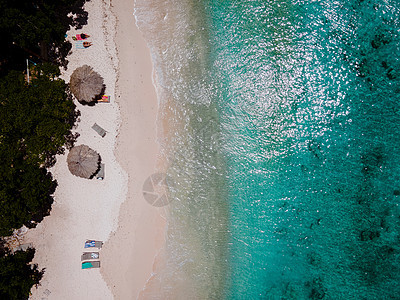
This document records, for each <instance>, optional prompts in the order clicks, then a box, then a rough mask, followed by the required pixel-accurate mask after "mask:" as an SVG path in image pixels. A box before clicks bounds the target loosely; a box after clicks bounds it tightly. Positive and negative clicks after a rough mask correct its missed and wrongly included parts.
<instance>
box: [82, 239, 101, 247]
mask: <svg viewBox="0 0 400 300" xmlns="http://www.w3.org/2000/svg"><path fill="white" fill-rule="evenodd" d="M102 246H103V242H102V241H94V240H87V241H86V242H85V248H99V249H100V248H101V247H102Z"/></svg>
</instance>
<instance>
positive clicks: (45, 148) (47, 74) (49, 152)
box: [0, 65, 78, 167]
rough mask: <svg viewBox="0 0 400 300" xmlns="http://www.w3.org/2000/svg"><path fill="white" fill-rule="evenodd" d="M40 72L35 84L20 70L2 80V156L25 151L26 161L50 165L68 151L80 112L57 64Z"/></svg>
mask: <svg viewBox="0 0 400 300" xmlns="http://www.w3.org/2000/svg"><path fill="white" fill-rule="evenodd" d="M36 72H37V75H36V78H33V79H32V82H31V85H27V84H26V82H25V79H24V76H23V75H22V74H21V73H19V72H16V71H13V72H10V74H9V75H8V76H5V77H4V78H2V79H0V101H1V102H0V157H2V155H4V156H5V157H9V156H11V157H9V159H12V157H16V156H17V157H18V155H17V154H16V153H17V152H23V153H24V160H25V161H26V162H29V163H33V164H37V165H45V166H46V167H50V166H52V165H53V164H54V156H55V155H56V154H62V153H63V152H64V150H65V149H64V144H65V143H66V141H68V137H70V134H71V129H72V127H73V126H74V123H75V121H76V119H77V117H78V112H76V111H75V105H74V103H73V101H72V98H71V94H70V93H69V92H68V88H67V85H66V84H65V82H64V81H63V80H62V79H59V78H57V77H56V76H57V75H58V72H59V71H58V68H57V67H55V66H51V65H43V66H40V67H38V68H37V70H36ZM66 91H67V92H66ZM8 163H9V166H10V164H13V162H12V161H10V160H8Z"/></svg>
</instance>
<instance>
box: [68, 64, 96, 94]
mask: <svg viewBox="0 0 400 300" xmlns="http://www.w3.org/2000/svg"><path fill="white" fill-rule="evenodd" d="M69 85H70V87H71V91H72V93H73V94H74V96H75V97H76V98H77V99H78V101H83V102H92V101H94V100H95V98H96V97H97V96H99V95H100V94H101V92H102V91H103V78H102V77H101V76H100V75H99V73H97V72H95V71H94V70H93V68H92V67H89V66H88V65H83V66H82V67H79V68H76V69H75V71H74V72H73V73H72V75H71V79H70V81H69Z"/></svg>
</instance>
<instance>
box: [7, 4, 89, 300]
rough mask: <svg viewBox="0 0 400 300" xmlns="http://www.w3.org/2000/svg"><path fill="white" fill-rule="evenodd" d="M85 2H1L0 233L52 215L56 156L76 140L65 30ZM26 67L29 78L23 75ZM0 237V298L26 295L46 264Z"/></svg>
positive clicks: (80, 21)
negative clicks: (64, 74)
mask: <svg viewBox="0 0 400 300" xmlns="http://www.w3.org/2000/svg"><path fill="white" fill-rule="evenodd" d="M84 2H85V0H58V1H53V0H40V1H39V0H38V1H35V0H34V1H25V0H0V34H1V37H2V47H0V236H2V237H6V236H9V235H12V234H13V231H14V230H16V229H18V228H20V227H21V226H23V225H25V226H26V227H28V228H32V227H35V226H36V225H37V224H38V223H39V222H40V221H42V220H43V218H44V217H45V216H47V215H48V214H49V213H50V210H51V205H52V203H53V194H54V191H55V189H56V187H57V182H56V181H55V180H54V179H53V176H52V174H51V173H50V172H49V167H51V166H53V165H54V163H55V159H56V155H57V154H63V153H64V151H65V149H66V148H68V147H71V146H72V145H73V143H74V140H75V139H76V134H73V133H72V129H73V127H74V125H75V123H76V121H77V119H78V117H79V111H77V110H76V107H75V105H74V103H73V101H72V96H71V93H70V91H69V88H68V86H67V84H66V83H65V82H64V81H63V80H62V79H60V78H59V75H60V67H64V68H66V67H67V63H68V61H67V60H66V57H67V54H68V53H69V51H70V49H71V44H70V43H69V42H67V41H66V39H65V34H66V31H67V30H68V29H69V28H70V26H72V27H75V28H77V29H79V28H81V27H82V25H84V24H86V22H87V12H85V11H84V10H83V4H84ZM27 65H28V68H29V75H30V76H29V80H28V76H27V74H26V73H27V72H26V69H27ZM4 241H5V239H4V238H0V299H18V300H20V299H27V298H28V297H29V292H30V289H31V287H32V286H33V285H35V284H38V283H39V281H40V279H41V278H42V275H43V273H44V270H40V269H39V267H38V266H37V265H36V264H32V263H31V262H32V259H33V257H34V254H35V250H34V249H28V250H26V251H22V250H19V251H15V252H12V251H11V250H10V249H8V248H7V245H6V244H5V243H4Z"/></svg>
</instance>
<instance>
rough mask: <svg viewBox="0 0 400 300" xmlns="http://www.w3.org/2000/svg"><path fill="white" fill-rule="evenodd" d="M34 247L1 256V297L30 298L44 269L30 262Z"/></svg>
mask: <svg viewBox="0 0 400 300" xmlns="http://www.w3.org/2000/svg"><path fill="white" fill-rule="evenodd" d="M34 255H35V250H34V249H28V250H27V251H16V252H15V253H14V254H11V253H8V254H7V255H5V256H2V257H0V299H4V300H8V299H9V300H23V299H28V298H29V293H30V290H31V288H32V286H33V285H35V284H38V283H39V281H40V279H41V278H42V276H43V273H44V271H43V270H38V267H37V265H36V264H34V265H32V264H30V262H31V261H32V259H33V256H34Z"/></svg>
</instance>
